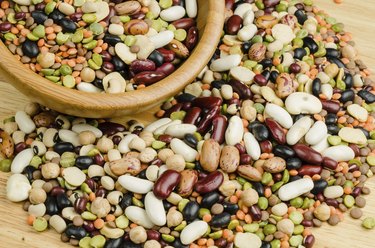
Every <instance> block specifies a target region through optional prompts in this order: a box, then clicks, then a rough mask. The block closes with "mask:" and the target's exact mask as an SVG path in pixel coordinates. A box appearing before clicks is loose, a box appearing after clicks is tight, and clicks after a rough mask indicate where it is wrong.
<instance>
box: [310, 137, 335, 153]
mask: <svg viewBox="0 0 375 248" xmlns="http://www.w3.org/2000/svg"><path fill="white" fill-rule="evenodd" d="M329 136H330V135H329V134H327V135H326V136H325V137H324V138H323V139H322V140H321V141H320V142H319V143H318V144H316V145H313V146H311V148H312V149H314V150H315V151H317V152H320V153H321V152H323V151H324V150H325V149H327V148H328V147H329V143H328V140H327V138H328V137H329Z"/></svg>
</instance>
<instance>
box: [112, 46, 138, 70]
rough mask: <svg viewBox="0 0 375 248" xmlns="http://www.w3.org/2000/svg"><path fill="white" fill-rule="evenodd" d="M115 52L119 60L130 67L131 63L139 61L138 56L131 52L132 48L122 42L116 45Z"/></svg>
mask: <svg viewBox="0 0 375 248" xmlns="http://www.w3.org/2000/svg"><path fill="white" fill-rule="evenodd" d="M115 52H116V55H117V56H119V58H120V59H121V60H122V61H124V62H125V64H128V65H130V64H131V62H133V61H134V60H136V59H137V54H135V53H132V52H131V51H130V48H129V47H128V46H127V45H125V43H122V42H119V43H117V44H116V45H115Z"/></svg>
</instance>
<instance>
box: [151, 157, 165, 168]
mask: <svg viewBox="0 0 375 248" xmlns="http://www.w3.org/2000/svg"><path fill="white" fill-rule="evenodd" d="M162 164H163V161H161V159H160V158H155V159H154V160H152V161H151V162H150V165H156V166H159V167H160V166H161V165H162Z"/></svg>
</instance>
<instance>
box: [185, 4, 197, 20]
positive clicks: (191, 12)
mask: <svg viewBox="0 0 375 248" xmlns="http://www.w3.org/2000/svg"><path fill="white" fill-rule="evenodd" d="M185 6H186V14H187V15H188V17H190V18H195V17H196V16H197V14H198V6H197V0H185Z"/></svg>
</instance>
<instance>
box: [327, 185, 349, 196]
mask: <svg viewBox="0 0 375 248" xmlns="http://www.w3.org/2000/svg"><path fill="white" fill-rule="evenodd" d="M323 194H324V196H325V197H326V198H330V199H335V198H338V197H340V196H342V195H343V194H344V189H343V188H342V187H341V186H339V185H334V186H329V187H327V188H325V189H324V192H323Z"/></svg>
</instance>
